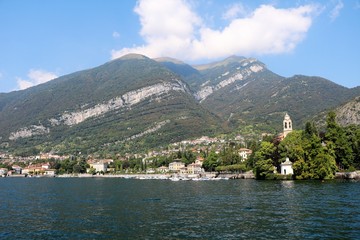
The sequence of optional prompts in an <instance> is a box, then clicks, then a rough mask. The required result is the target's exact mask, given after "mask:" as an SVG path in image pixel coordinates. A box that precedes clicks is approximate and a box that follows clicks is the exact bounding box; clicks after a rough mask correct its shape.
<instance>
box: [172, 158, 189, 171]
mask: <svg viewBox="0 0 360 240" xmlns="http://www.w3.org/2000/svg"><path fill="white" fill-rule="evenodd" d="M184 167H185V163H183V162H181V161H180V159H178V160H175V161H174V162H171V163H169V171H171V172H180V170H181V169H182V168H184Z"/></svg>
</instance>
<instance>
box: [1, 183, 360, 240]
mask: <svg viewBox="0 0 360 240" xmlns="http://www.w3.org/2000/svg"><path fill="white" fill-rule="evenodd" d="M0 215H1V216H0V239H327V238H328V239H359V238H360V182H351V181H347V182H344V181H326V182H319V181H256V180H228V181H226V180H221V181H178V182H172V181H169V180H135V179H118V178H110V179H109V178H90V179H89V178H86V179H83V178H65V179H63V178H0Z"/></svg>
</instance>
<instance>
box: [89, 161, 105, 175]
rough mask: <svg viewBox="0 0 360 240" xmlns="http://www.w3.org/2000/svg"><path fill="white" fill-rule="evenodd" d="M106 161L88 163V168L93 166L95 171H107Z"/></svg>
mask: <svg viewBox="0 0 360 240" xmlns="http://www.w3.org/2000/svg"><path fill="white" fill-rule="evenodd" d="M107 166H108V165H107V162H102V161H101V162H96V163H90V168H94V169H95V172H101V171H102V172H104V173H106V172H107Z"/></svg>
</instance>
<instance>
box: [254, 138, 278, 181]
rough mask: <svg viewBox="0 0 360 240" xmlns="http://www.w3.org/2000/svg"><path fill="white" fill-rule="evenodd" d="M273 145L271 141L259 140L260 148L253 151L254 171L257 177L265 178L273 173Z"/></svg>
mask: <svg viewBox="0 0 360 240" xmlns="http://www.w3.org/2000/svg"><path fill="white" fill-rule="evenodd" d="M274 152H275V146H274V144H273V143H271V142H266V141H264V142H261V145H260V149H259V150H258V151H257V152H256V153H255V156H254V160H255V165H254V171H255V176H256V178H257V179H267V178H270V177H271V176H272V175H273V174H274V170H275V169H276V168H275V166H274V161H273V159H272V158H273V155H274Z"/></svg>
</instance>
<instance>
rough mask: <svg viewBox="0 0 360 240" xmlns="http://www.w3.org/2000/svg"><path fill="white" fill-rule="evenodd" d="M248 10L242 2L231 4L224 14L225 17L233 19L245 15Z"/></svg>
mask: <svg viewBox="0 0 360 240" xmlns="http://www.w3.org/2000/svg"><path fill="white" fill-rule="evenodd" d="M246 14H247V11H246V9H245V7H244V6H243V5H242V4H241V3H235V4H233V5H232V6H230V7H229V8H228V9H227V11H226V12H225V13H224V14H223V16H222V17H223V19H226V20H231V19H234V18H236V17H239V16H245V15H246Z"/></svg>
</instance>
